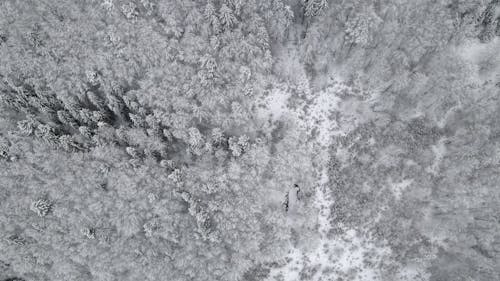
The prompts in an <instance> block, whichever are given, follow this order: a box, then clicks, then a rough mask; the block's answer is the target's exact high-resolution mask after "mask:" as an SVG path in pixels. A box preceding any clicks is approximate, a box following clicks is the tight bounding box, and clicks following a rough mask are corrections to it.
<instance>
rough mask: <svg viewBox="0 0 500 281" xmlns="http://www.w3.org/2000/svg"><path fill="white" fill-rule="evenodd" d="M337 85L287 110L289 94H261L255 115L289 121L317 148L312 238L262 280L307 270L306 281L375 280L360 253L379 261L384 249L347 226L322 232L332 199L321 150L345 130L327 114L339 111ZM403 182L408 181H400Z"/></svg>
mask: <svg viewBox="0 0 500 281" xmlns="http://www.w3.org/2000/svg"><path fill="white" fill-rule="evenodd" d="M342 87H343V84H342V83H336V84H335V86H333V87H330V88H327V89H326V90H323V91H319V92H316V93H312V94H311V95H312V96H311V98H310V100H309V102H308V104H307V106H306V107H305V108H301V109H297V110H290V109H289V108H288V107H287V106H286V105H287V100H288V98H290V95H289V94H287V93H284V92H282V91H276V92H274V93H273V94H272V95H270V96H268V97H266V98H265V103H266V104H267V106H265V107H262V108H261V109H260V112H259V116H260V117H261V118H263V119H265V118H272V120H274V121H276V120H279V119H280V118H282V119H285V118H286V119H288V120H289V121H291V122H294V123H295V124H296V125H297V128H298V129H303V130H305V131H306V132H308V133H309V134H310V135H314V136H315V138H314V141H315V143H316V145H317V148H318V151H319V153H318V155H317V157H318V158H320V159H319V161H320V164H319V165H318V167H320V169H321V170H320V171H318V177H317V181H316V183H315V185H316V193H315V203H314V204H315V206H316V208H317V209H318V218H317V223H318V241H317V243H314V244H313V245H310V248H309V249H298V248H294V247H292V248H291V249H290V251H289V253H288V256H287V257H286V258H285V259H286V260H287V261H288V262H287V263H286V264H285V265H284V266H283V267H281V268H273V269H272V270H271V273H270V275H269V277H268V279H267V280H268V281H272V280H284V281H294V280H301V272H303V273H307V274H309V275H308V277H307V280H310V281H316V280H317V281H321V280H334V278H338V277H342V276H344V277H345V276H350V278H351V279H349V280H367V281H368V280H370V281H371V280H381V277H380V274H379V272H378V270H377V269H376V268H375V267H372V268H371V267H367V266H365V264H364V262H365V256H366V254H368V253H370V254H371V256H373V258H372V259H371V260H370V261H371V262H374V263H377V262H380V260H381V259H382V257H383V256H385V255H387V254H389V252H390V251H389V250H388V248H380V247H378V246H376V245H375V244H374V243H373V242H372V241H370V239H368V238H366V237H361V235H360V234H359V233H358V231H356V230H353V229H345V232H344V233H343V234H341V235H337V236H336V237H329V236H328V233H329V231H330V229H331V225H330V221H329V217H330V208H329V207H330V206H331V205H332V204H335V200H334V198H332V196H331V194H330V192H329V188H328V186H327V185H328V182H329V179H328V167H327V161H328V160H329V155H328V153H325V150H326V149H327V148H328V147H329V145H330V143H331V141H332V139H333V137H334V136H335V135H341V134H344V133H345V132H344V131H343V130H344V129H345V128H340V127H339V125H338V124H337V121H336V119H335V118H334V117H333V114H335V113H336V112H338V111H339V110H342V109H341V108H340V102H341V98H340V97H339V96H338V95H337V94H338V93H339V92H340V91H341V90H342V89H343V88H342ZM353 115H354V114H353ZM405 184H406V185H408V184H409V183H403V185H405ZM400 185H401V183H400ZM403 185H402V186H403ZM302 280H304V279H303V278H302Z"/></svg>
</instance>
